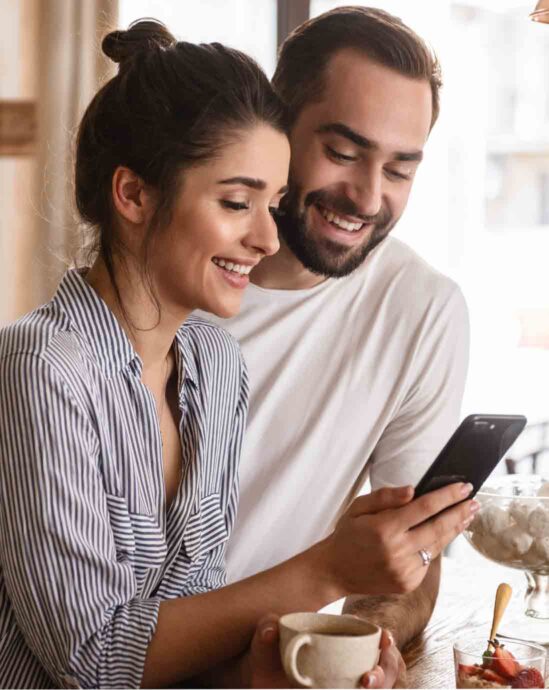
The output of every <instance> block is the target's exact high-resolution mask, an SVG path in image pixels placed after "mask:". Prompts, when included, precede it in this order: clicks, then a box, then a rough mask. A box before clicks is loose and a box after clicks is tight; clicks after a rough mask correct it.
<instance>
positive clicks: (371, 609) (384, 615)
mask: <svg viewBox="0 0 549 690" xmlns="http://www.w3.org/2000/svg"><path fill="white" fill-rule="evenodd" d="M439 583H440V557H439V558H436V559H435V560H434V561H433V562H432V563H431V565H430V566H429V571H428V572H427V574H426V576H425V578H424V580H423V582H422V583H421V585H420V586H419V587H418V588H417V589H416V590H414V591H413V592H410V593H408V594H390V595H380V596H368V595H362V594H356V595H353V596H351V597H347V599H346V600H345V604H344V606H343V612H344V613H354V614H355V615H357V616H361V617H362V618H367V619H368V620H370V621H372V622H373V623H376V624H377V625H380V626H381V627H383V628H386V629H387V630H389V631H390V632H391V633H392V635H393V637H394V638H395V642H396V644H397V646H398V648H399V649H402V648H403V647H405V646H406V645H407V644H408V642H409V641H410V640H412V639H413V638H414V637H415V636H416V635H418V634H419V633H420V632H421V631H422V630H423V629H424V628H425V626H426V625H427V623H428V622H429V619H430V618H431V614H432V613H433V608H434V606H435V603H436V599H437V595H438V587H439Z"/></svg>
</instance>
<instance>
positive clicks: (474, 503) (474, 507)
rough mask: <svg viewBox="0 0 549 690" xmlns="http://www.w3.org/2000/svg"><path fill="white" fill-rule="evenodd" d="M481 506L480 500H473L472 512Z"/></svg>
mask: <svg viewBox="0 0 549 690" xmlns="http://www.w3.org/2000/svg"><path fill="white" fill-rule="evenodd" d="M479 508H480V503H479V502H478V501H471V512H472V513H476V512H477V510H478V509H479Z"/></svg>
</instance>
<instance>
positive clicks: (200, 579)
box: [182, 351, 249, 596]
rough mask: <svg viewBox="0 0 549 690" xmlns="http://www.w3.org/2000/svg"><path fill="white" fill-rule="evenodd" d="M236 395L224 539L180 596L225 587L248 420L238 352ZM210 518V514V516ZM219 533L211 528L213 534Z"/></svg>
mask: <svg viewBox="0 0 549 690" xmlns="http://www.w3.org/2000/svg"><path fill="white" fill-rule="evenodd" d="M239 366H240V376H239V381H240V384H239V392H238V398H237V404H236V411H235V414H234V417H233V418H232V424H231V428H230V430H229V435H228V436H229V438H230V441H229V443H228V446H227V452H226V456H225V468H224V472H223V478H222V484H221V491H220V511H221V515H220V516H219V518H220V523H222V524H223V538H222V540H221V542H220V543H219V544H217V545H216V546H215V547H214V548H212V549H211V550H210V551H208V552H207V553H206V554H205V555H204V557H203V563H202V564H201V566H200V568H198V569H197V571H196V574H195V575H194V576H193V577H192V578H191V579H190V580H189V581H188V582H186V583H185V584H184V591H183V593H182V594H183V596H191V595H193V594H201V593H204V592H209V591H211V590H213V589H219V588H220V587H224V586H225V585H226V584H227V568H226V551H227V542H228V539H229V537H230V536H231V532H232V529H233V526H234V522H235V519H236V512H237V508H238V498H239V483H238V468H239V464H240V454H241V450H242V442H243V439H244V433H245V430H246V421H247V417H248V400H249V381H248V372H247V368H246V363H245V362H244V359H243V357H242V354H241V353H240V351H239ZM210 515H211V513H210ZM216 531H217V532H218V531H219V530H216V529H215V527H213V529H212V532H214V533H215V532H216Z"/></svg>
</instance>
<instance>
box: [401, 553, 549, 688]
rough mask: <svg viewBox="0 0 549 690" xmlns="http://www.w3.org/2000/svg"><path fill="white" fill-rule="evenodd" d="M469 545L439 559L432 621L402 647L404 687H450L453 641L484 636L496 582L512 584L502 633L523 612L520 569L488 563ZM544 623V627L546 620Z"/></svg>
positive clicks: (523, 578)
mask: <svg viewBox="0 0 549 690" xmlns="http://www.w3.org/2000/svg"><path fill="white" fill-rule="evenodd" d="M468 548H469V550H468V551H467V552H465V553H464V554H462V555H461V557H457V558H444V559H443V563H442V577H441V586H440V592H439V596H438V600H437V604H436V606H435V610H434V611H433V615H432V617H431V620H430V622H429V624H428V625H427V627H426V629H425V630H424V632H423V633H422V634H421V635H419V636H418V637H417V638H416V639H414V640H413V641H412V642H411V643H410V644H409V645H408V646H407V647H406V649H405V650H404V652H403V656H404V660H405V661H406V666H407V668H408V683H407V685H408V687H409V688H455V678H454V661H453V652H452V645H453V643H454V641H455V640H456V639H457V638H459V637H463V636H467V635H468V634H471V633H473V634H477V635H478V634H481V635H482V633H483V632H484V631H486V638H487V639H488V635H489V632H490V630H489V628H490V624H491V621H492V612H493V607H494V597H495V593H496V589H497V586H498V584H499V583H500V582H507V583H509V584H510V585H511V587H512V588H513V599H512V603H511V604H510V605H509V608H508V610H507V612H506V614H505V616H504V619H503V621H502V624H501V632H505V630H504V628H506V627H507V629H512V621H513V619H514V618H515V617H521V618H522V616H523V615H524V614H523V611H524V608H525V607H524V606H523V596H522V594H523V592H524V591H525V589H526V577H525V575H524V573H523V572H522V571H520V570H514V569H512V568H505V567H503V566H499V565H498V564H496V563H492V562H490V561H488V560H487V559H485V558H483V557H482V556H479V555H478V554H476V553H475V552H473V549H472V548H470V547H468ZM510 624H511V625H510ZM536 624H542V625H543V624H545V623H542V622H538V621H536ZM546 624H547V625H548V626H549V621H547V622H546Z"/></svg>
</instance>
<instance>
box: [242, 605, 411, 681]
mask: <svg viewBox="0 0 549 690" xmlns="http://www.w3.org/2000/svg"><path fill="white" fill-rule="evenodd" d="M380 648H381V655H380V657H379V664H378V666H376V667H375V668H374V669H372V671H370V672H369V673H365V674H364V676H363V677H362V686H363V687H365V688H392V687H395V685H396V686H397V687H404V682H403V681H404V678H405V673H406V666H405V664H404V660H403V659H402V656H401V655H400V652H399V651H398V649H397V647H396V645H395V643H394V641H393V639H392V636H391V635H390V634H389V633H388V632H387V631H385V630H384V631H383V633H382V636H381V642H380ZM248 672H249V677H248V683H249V687H251V688H287V687H289V683H288V679H287V678H286V674H285V673H284V669H283V668H282V662H281V660H280V651H279V648H278V616H276V615H274V614H269V615H267V616H265V617H263V618H262V619H261V620H260V621H259V623H258V624H257V628H256V631H255V635H254V637H253V640H252V643H251V645H250V650H249V652H248ZM397 681H398V683H397Z"/></svg>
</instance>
